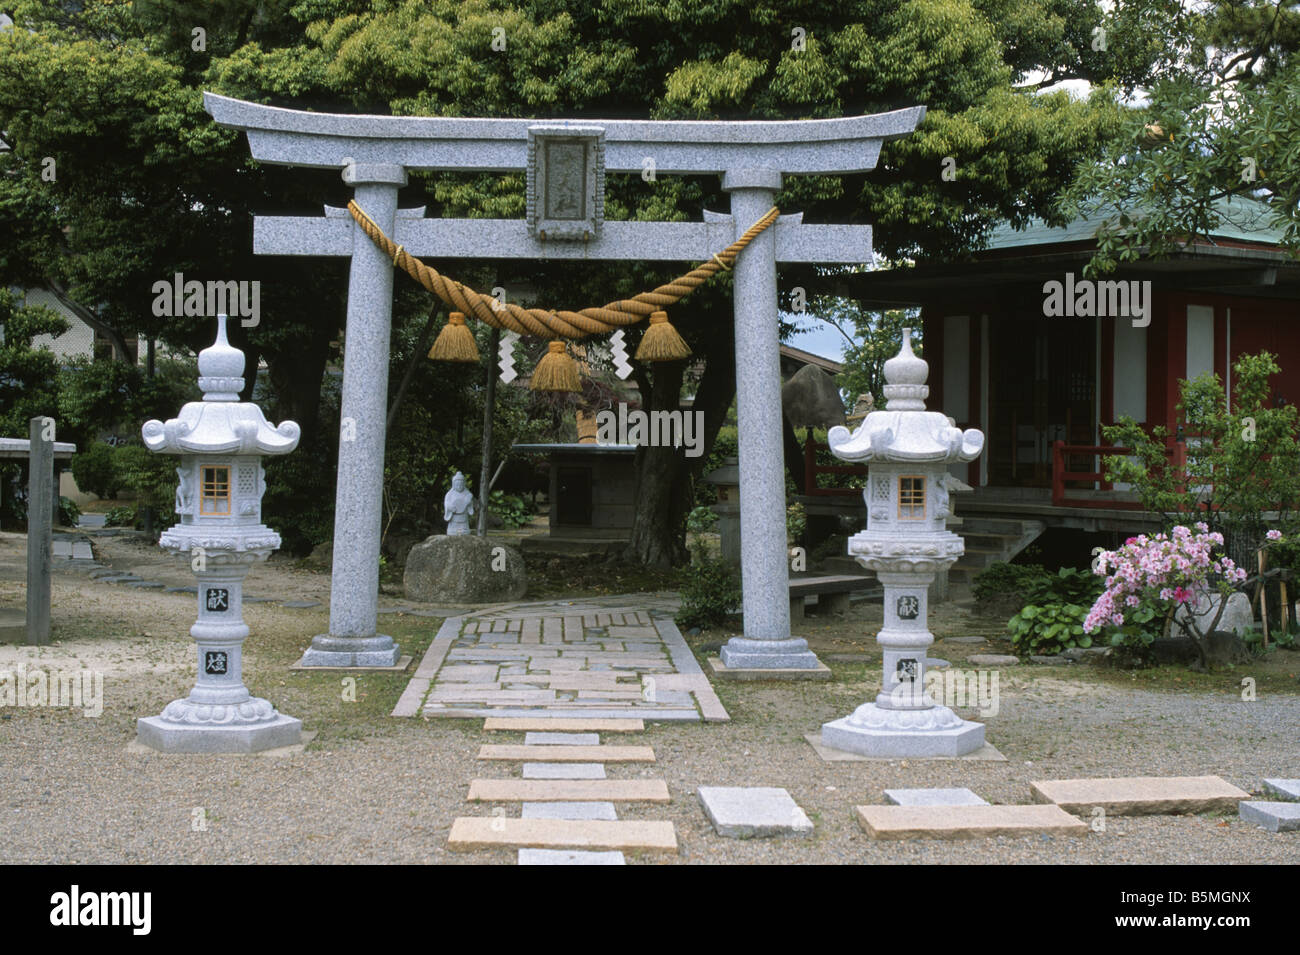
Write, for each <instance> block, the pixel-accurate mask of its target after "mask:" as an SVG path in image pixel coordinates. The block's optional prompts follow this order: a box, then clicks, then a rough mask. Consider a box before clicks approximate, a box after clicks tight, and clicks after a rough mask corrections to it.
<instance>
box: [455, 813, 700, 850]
mask: <svg viewBox="0 0 1300 955" xmlns="http://www.w3.org/2000/svg"><path fill="white" fill-rule="evenodd" d="M502 846H514V847H517V848H523V849H559V848H566V847H568V848H574V849H622V850H633V851H640V852H676V851H677V833H676V831H675V830H674V828H673V824H672V823H671V822H659V821H654V822H645V821H641V820H630V819H619V820H617V821H615V822H609V821H607V820H600V819H593V820H584V821H579V820H570V819H503V818H500V817H496V818H492V817H483V816H461V817H460V818H458V819H456V820H455V821H454V822H452V824H451V835H450V836H448V837H447V848H448V849H451V850H453V851H455V852H469V851H472V850H474V849H496V848H500V847H502Z"/></svg>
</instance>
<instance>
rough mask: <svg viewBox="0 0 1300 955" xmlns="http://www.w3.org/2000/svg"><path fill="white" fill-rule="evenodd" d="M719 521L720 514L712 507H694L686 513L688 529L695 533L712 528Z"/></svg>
mask: <svg viewBox="0 0 1300 955" xmlns="http://www.w3.org/2000/svg"><path fill="white" fill-rule="evenodd" d="M717 523H718V514H717V512H716V511H714V510H713V508H711V507H703V506H701V507H696V508H692V510H691V512H690V513H689V514H687V515H686V529H687V530H688V531H690V532H691V533H693V534H699V533H702V532H704V531H707V530H710V529H711V528H712V527H714V525H716V524H717Z"/></svg>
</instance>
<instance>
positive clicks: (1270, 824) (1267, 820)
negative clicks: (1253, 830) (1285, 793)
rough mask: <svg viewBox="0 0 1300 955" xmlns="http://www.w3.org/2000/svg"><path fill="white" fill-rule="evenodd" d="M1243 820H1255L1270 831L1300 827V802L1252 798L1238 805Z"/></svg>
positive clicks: (1258, 824)
mask: <svg viewBox="0 0 1300 955" xmlns="http://www.w3.org/2000/svg"><path fill="white" fill-rule="evenodd" d="M1237 813H1238V815H1240V816H1241V819H1242V822H1253V823H1254V824H1255V825H1257V826H1262V827H1263V828H1265V829H1267V830H1268V831H1269V832H1291V831H1294V830H1297V829H1300V802H1261V801H1259V800H1250V801H1248V802H1243V803H1241V804H1240V805H1239V806H1238V809H1237Z"/></svg>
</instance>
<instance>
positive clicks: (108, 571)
mask: <svg viewBox="0 0 1300 955" xmlns="http://www.w3.org/2000/svg"><path fill="white" fill-rule="evenodd" d="M118 576H121V574H120V573H119V572H118V571H116V570H114V569H113V568H112V567H105V568H104V569H103V570H92V571H91V572H90V579H91V580H102V579H103V578H105V577H118ZM196 593H197V591H196Z"/></svg>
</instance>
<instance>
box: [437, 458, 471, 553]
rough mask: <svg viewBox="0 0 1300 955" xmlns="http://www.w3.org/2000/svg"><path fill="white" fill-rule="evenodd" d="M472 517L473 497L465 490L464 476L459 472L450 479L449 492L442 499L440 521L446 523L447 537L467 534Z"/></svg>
mask: <svg viewBox="0 0 1300 955" xmlns="http://www.w3.org/2000/svg"><path fill="white" fill-rule="evenodd" d="M473 516H474V495H473V494H471V493H470V492H469V491H467V490H466V489H465V475H463V474H461V473H460V472H459V471H457V472H456V476H455V477H453V478H452V479H451V490H450V491H448V492H447V496H446V497H444V498H443V499H442V519H443V520H444V521H446V522H447V536H448V537H460V536H463V535H465V534H468V533H469V519H470V518H471V517H473Z"/></svg>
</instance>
